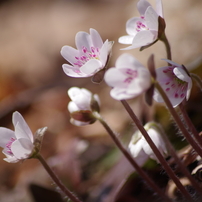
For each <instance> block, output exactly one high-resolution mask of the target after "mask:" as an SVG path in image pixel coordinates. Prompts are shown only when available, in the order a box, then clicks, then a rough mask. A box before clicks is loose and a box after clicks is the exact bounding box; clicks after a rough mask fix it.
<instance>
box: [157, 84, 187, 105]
mask: <svg viewBox="0 0 202 202" xmlns="http://www.w3.org/2000/svg"><path fill="white" fill-rule="evenodd" d="M164 91H165V90H164ZM175 91H176V89H172V88H171V89H170V91H169V92H166V94H167V97H168V98H169V100H170V102H171V104H172V106H173V107H177V106H178V105H179V104H180V103H181V102H182V101H183V100H184V99H185V96H183V97H180V96H179V97H178V98H176V97H174V94H175ZM153 98H154V100H156V101H157V102H164V100H163V99H162V97H161V95H160V93H159V92H158V91H157V90H155V91H154V95H153Z"/></svg>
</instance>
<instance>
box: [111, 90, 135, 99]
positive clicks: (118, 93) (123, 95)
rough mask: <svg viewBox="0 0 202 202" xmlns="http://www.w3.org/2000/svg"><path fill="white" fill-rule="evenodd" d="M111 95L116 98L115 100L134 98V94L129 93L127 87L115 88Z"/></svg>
mask: <svg viewBox="0 0 202 202" xmlns="http://www.w3.org/2000/svg"><path fill="white" fill-rule="evenodd" d="M110 95H111V96H112V97H113V98H114V99H115V100H127V99H131V98H134V95H133V94H132V95H130V94H127V92H126V89H125V88H113V89H112V90H111V91H110Z"/></svg>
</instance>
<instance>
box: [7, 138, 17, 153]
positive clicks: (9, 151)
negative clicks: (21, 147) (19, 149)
mask: <svg viewBox="0 0 202 202" xmlns="http://www.w3.org/2000/svg"><path fill="white" fill-rule="evenodd" d="M15 140H16V139H15V138H13V137H12V138H11V139H10V141H9V142H8V143H7V144H6V148H7V152H8V154H10V155H12V154H13V152H12V151H11V145H12V144H13V142H14V141H15Z"/></svg>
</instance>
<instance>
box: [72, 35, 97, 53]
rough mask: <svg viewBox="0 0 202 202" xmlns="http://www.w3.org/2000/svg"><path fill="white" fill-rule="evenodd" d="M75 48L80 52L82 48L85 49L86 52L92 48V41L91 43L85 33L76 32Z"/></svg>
mask: <svg viewBox="0 0 202 202" xmlns="http://www.w3.org/2000/svg"><path fill="white" fill-rule="evenodd" d="M75 40H76V42H75V43H76V47H77V49H78V50H80V51H81V50H82V49H83V47H85V48H87V49H88V51H90V48H91V47H92V45H93V44H92V41H91V37H90V35H89V34H88V33H86V32H78V33H77V34H76V39H75Z"/></svg>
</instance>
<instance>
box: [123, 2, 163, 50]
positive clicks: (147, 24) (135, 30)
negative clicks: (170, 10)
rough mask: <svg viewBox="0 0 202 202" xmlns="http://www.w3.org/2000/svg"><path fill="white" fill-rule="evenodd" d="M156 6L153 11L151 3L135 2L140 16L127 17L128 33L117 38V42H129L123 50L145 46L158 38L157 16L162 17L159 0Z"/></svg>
mask: <svg viewBox="0 0 202 202" xmlns="http://www.w3.org/2000/svg"><path fill="white" fill-rule="evenodd" d="M156 8H157V9H156V11H155V10H154V9H153V8H152V6H151V4H150V3H148V2H147V1H145V0H140V1H139V2H138V3H137V9H138V11H139V13H140V17H133V18H131V19H129V20H128V21H127V23H126V32H127V33H128V35H127V36H122V37H120V38H119V43H122V44H131V46H129V47H127V48H124V49H123V50H129V49H133V48H138V47H142V46H147V45H149V44H152V43H154V42H155V41H156V40H158V31H159V22H158V18H159V16H161V17H163V15H162V2H161V0H157V4H156Z"/></svg>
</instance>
